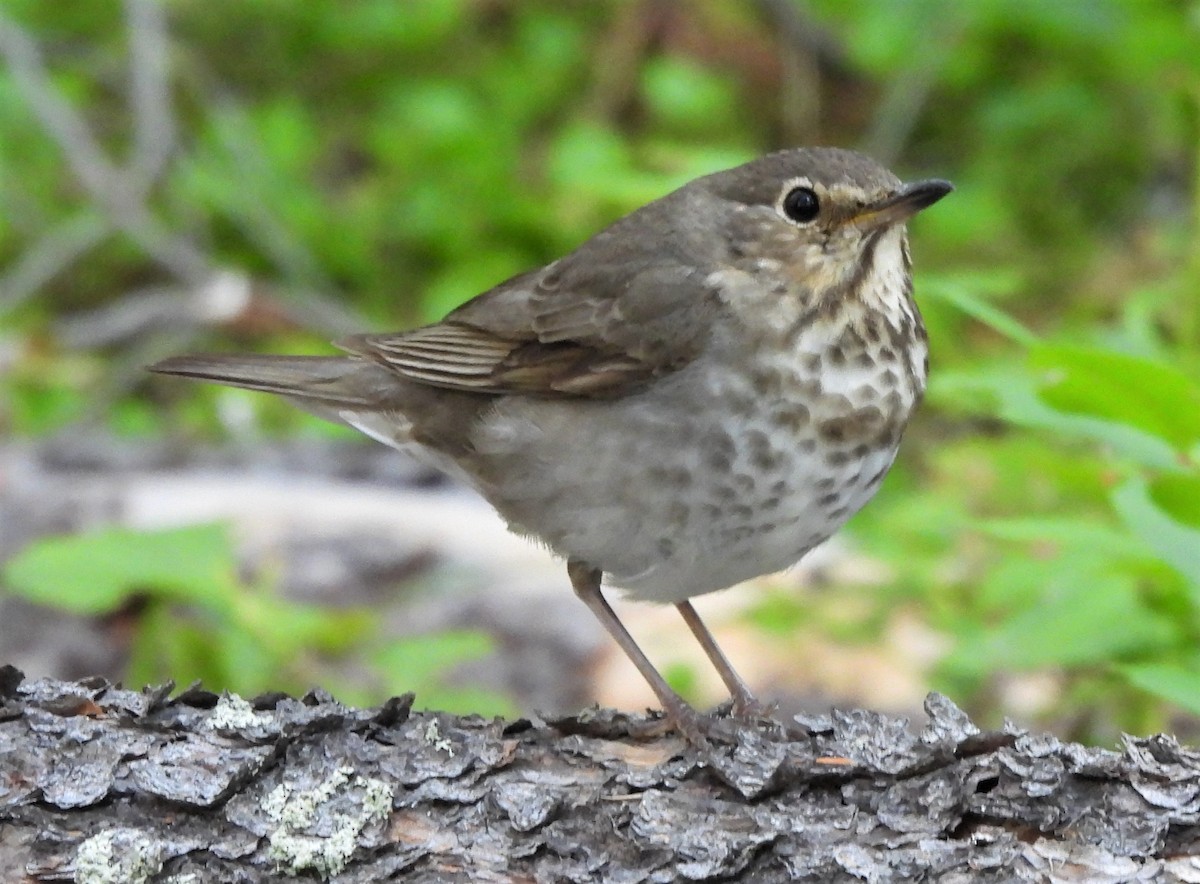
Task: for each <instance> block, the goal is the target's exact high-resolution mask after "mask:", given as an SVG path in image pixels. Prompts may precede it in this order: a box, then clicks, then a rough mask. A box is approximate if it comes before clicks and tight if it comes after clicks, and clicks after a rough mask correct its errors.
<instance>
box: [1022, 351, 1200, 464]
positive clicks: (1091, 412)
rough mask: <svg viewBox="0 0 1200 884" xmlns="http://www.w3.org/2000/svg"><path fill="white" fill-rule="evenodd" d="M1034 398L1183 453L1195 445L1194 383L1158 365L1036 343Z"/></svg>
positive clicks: (1198, 408) (1198, 423) (1198, 406)
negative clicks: (1134, 431) (1123, 427)
mask: <svg viewBox="0 0 1200 884" xmlns="http://www.w3.org/2000/svg"><path fill="white" fill-rule="evenodd" d="M1029 360H1030V366H1031V368H1032V369H1033V370H1034V371H1035V372H1037V373H1038V374H1039V375H1040V376H1041V383H1040V385H1039V389H1038V395H1039V397H1040V398H1041V400H1042V401H1043V402H1045V403H1046V404H1047V405H1049V406H1051V407H1052V408H1055V409H1057V410H1058V411H1062V412H1065V413H1067V414H1077V415H1088V416H1090V417H1096V418H1101V419H1102V420H1106V421H1112V422H1113V423H1117V424H1124V425H1126V426H1130V427H1135V428H1137V429H1138V430H1141V431H1142V432H1145V433H1149V434H1151V435H1153V436H1157V437H1158V438H1160V439H1163V440H1164V441H1166V442H1167V443H1169V444H1170V445H1171V446H1172V447H1173V448H1174V449H1175V450H1176V451H1177V452H1179V453H1181V454H1186V453H1187V452H1188V451H1190V450H1191V449H1192V448H1193V447H1195V446H1196V445H1197V444H1200V385H1197V384H1196V382H1195V381H1194V380H1192V379H1191V378H1190V377H1188V376H1187V375H1186V374H1184V373H1183V372H1181V371H1179V370H1178V369H1176V368H1174V367H1172V366H1169V365H1167V364H1165V363H1163V362H1160V361H1155V360H1152V359H1145V358H1142V357H1140V356H1130V355H1128V354H1125V353H1117V352H1113V351H1110V350H1101V349H1097V348H1089V347H1068V346H1062V345H1050V344H1039V345H1036V346H1034V347H1032V348H1031V350H1030V354H1029Z"/></svg>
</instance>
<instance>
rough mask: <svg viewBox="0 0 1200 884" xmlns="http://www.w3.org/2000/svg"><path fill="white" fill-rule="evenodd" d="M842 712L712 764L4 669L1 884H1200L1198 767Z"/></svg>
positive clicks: (728, 724) (612, 718) (289, 701)
mask: <svg viewBox="0 0 1200 884" xmlns="http://www.w3.org/2000/svg"><path fill="white" fill-rule="evenodd" d="M926 712H927V713H928V715H929V721H928V722H927V723H926V724H925V726H924V727H923V728H922V729H921V730H919V731H916V732H914V731H913V730H912V729H910V727H909V725H908V722H907V721H906V720H904V719H899V718H895V717H889V716H886V715H882V714H879V713H875V712H868V711H863V710H834V711H832V712H831V713H830V714H828V715H816V716H811V717H808V718H805V719H804V720H800V721H796V722H789V723H784V722H780V721H772V720H769V719H759V720H754V721H739V720H733V719H730V718H726V717H715V718H713V720H712V724H711V727H710V731H709V734H708V743H707V745H706V746H704V747H701V748H696V747H693V746H689V745H688V744H686V743H685V742H684V741H683V740H682V739H680V738H679V737H678V736H676V735H675V734H673V733H672V732H671V731H670V729H669V728H667V727H666V726H664V724H663V722H661V721H660V720H658V719H657V718H655V717H654V716H641V715H626V714H623V713H619V712H614V711H612V710H607V709H599V710H591V711H589V712H586V713H583V714H580V715H576V716H571V717H567V718H560V719H554V720H536V721H529V720H519V721H514V722H505V721H501V720H487V719H483V718H479V717H477V716H466V717H455V716H452V715H449V714H445V713H440V712H417V711H414V710H413V708H412V696H411V695H407V696H404V697H400V698H396V699H393V700H390V701H388V702H387V703H385V704H384V705H382V706H380V707H378V708H374V709H352V708H349V707H346V706H343V705H341V704H340V703H338V702H337V701H336V700H334V699H333V698H332V697H330V696H328V695H326V694H323V693H321V692H312V693H310V694H308V695H306V696H304V697H301V698H299V699H293V698H290V697H286V696H282V695H270V696H263V697H258V698H255V699H253V700H249V701H246V700H242V699H240V698H238V697H235V696H228V695H225V696H218V695H216V694H213V693H210V692H207V691H204V690H201V689H200V688H198V687H191V688H188V689H187V690H185V691H183V692H182V693H180V694H178V695H176V696H174V697H172V696H171V686H169V685H168V686H165V687H158V688H146V689H144V690H142V691H130V690H123V689H121V688H119V687H117V686H113V685H110V684H109V683H107V682H105V681H101V680H94V681H84V682H78V683H68V682H59V681H53V680H48V679H44V680H39V681H25V680H24V678H23V676H22V675H21V673H20V672H18V671H17V670H15V669H13V668H12V667H6V668H0V879H2V880H4V881H28V882H34V881H39V882H40V881H72V880H74V881H94V882H100V881H125V882H134V884H141V882H152V881H153V882H157V881H164V882H165V881H172V882H176V884H182V882H209V881H222V882H224V881H236V882H265V881H283V880H294V879H295V878H297V877H300V878H305V879H310V880H311V879H320V878H327V879H331V880H333V881H337V882H375V881H386V880H404V881H413V882H435V881H436V882H447V881H451V882H453V881H537V882H541V881H546V882H560V881H562V882H576V881H579V882H592V881H624V882H640V881H647V882H650V881H706V880H721V881H726V880H746V881H755V882H773V881H814V882H816V881H820V882H837V881H863V880H867V881H908V880H921V881H962V882H968V881H971V882H976V881H1092V882H1094V881H1113V882H1116V881H1142V880H1147V881H1148V880H1155V881H1161V880H1167V881H1171V880H1178V881H1200V857H1198V856H1197V854H1200V845H1198V843H1197V835H1198V833H1200V828H1198V827H1197V819H1198V814H1200V753H1197V752H1196V751H1194V750H1191V749H1186V748H1181V747H1180V746H1179V745H1178V744H1177V743H1176V741H1175V740H1174V739H1173V738H1171V737H1167V736H1156V737H1148V738H1145V739H1134V738H1127V739H1126V740H1125V741H1124V745H1123V746H1122V748H1121V751H1110V750H1106V749H1095V748H1089V747H1085V746H1081V745H1078V744H1067V743H1062V742H1060V741H1059V740H1057V739H1055V738H1054V737H1050V736H1045V735H1034V734H1030V733H1028V732H1026V731H1023V730H1020V729H1018V728H1015V727H1011V726H1010V727H1008V728H1006V729H1005V730H1004V731H1002V732H994V733H982V732H980V731H979V729H978V728H976V727H975V726H974V725H972V724H971V722H970V721H969V720H968V719H967V717H966V716H965V715H964V714H963V713H962V712H961V711H960V710H959V709H957V708H956V707H955V706H954V705H953V704H952V703H951V702H950V701H949V700H947V699H946V698H944V697H941V696H939V695H937V694H931V695H930V696H929V698H928V700H927V701H926Z"/></svg>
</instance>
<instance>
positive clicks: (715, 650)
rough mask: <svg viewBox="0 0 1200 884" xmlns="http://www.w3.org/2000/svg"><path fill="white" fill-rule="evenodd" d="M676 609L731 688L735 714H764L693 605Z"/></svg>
mask: <svg viewBox="0 0 1200 884" xmlns="http://www.w3.org/2000/svg"><path fill="white" fill-rule="evenodd" d="M675 607H676V608H677V609H678V610H679V613H680V614H682V615H683V622H684V623H686V624H687V625H688V629H690V630H691V631H692V635H694V636H696V641H698V642H700V647H702V648H704V653H705V654H707V655H708V659H709V660H711V661H712V665H713V666H714V667H715V668H716V670H717V674H718V675H720V676H721V681H723V682H725V687H727V688H729V693H731V694H732V695H733V714H734V715H754V714H758V713H761V712H763V711H764V710H763V706H762V704H761V703H759V702H758V700H756V699H755V698H754V694H752V693H751V692H750V686H749V685H747V684H746V682H744V681H742V677H741V676H740V675H738V674H737V672H736V671H734V668H733V665H732V664H731V663H730V662H729V658H728V657H726V656H725V653H724V652H723V651H722V650H721V648H720V647H719V646H718V645H717V640H716V639H715V638H713V634H712V633H711V632H709V631H708V627H707V626H705V625H704V621H703V620H701V619H700V615H699V614H697V613H696V609H695V608H693V607H692V603H691V602H689V601H682V602H676V603H675Z"/></svg>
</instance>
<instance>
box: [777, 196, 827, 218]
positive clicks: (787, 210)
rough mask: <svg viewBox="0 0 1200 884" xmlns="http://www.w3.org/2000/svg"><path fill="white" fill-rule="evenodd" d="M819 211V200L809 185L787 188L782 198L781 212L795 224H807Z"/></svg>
mask: <svg viewBox="0 0 1200 884" xmlns="http://www.w3.org/2000/svg"><path fill="white" fill-rule="evenodd" d="M820 212H821V201H820V200H819V199H817V194H816V192H815V191H814V190H813V189H812V188H811V187H797V188H794V189H793V190H789V191H788V194H787V196H785V197H784V198H783V214H785V215H787V216H788V217H789V218H791V219H792V220H793V221H795V222H796V223H797V224H807V223H808V222H809V221H812V220H813V219H814V218H816V217H817V215H818V214H820Z"/></svg>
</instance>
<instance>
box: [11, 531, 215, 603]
mask: <svg viewBox="0 0 1200 884" xmlns="http://www.w3.org/2000/svg"><path fill="white" fill-rule="evenodd" d="M233 575H234V557H233V551H232V549H231V547H230V543H229V539H228V537H227V536H226V532H225V528H224V527H223V526H221V525H200V526H191V527H187V528H178V529H172V530H168V531H135V530H131V529H128V528H108V529H105V530H102V531H96V532H93V533H91V534H84V535H80V536H74V537H51V538H48V539H45V540H39V541H37V542H35V543H33V544H31V545H30V546H29V547H27V548H26V549H25V550H23V551H22V552H20V553H18V554H17V555H16V556H15V557H14V558H13V559H12V560H11V561H10V562H9V563H8V565H7V567H6V568H5V569H4V582H5V583H6V584H7V585H8V587H9V588H10V589H11V590H12V591H13V592H15V593H16V594H18V595H20V596H22V597H23V598H25V599H28V600H29V601H32V602H37V603H39V604H44V605H53V606H55V607H58V608H62V609H64V610H67V611H72V612H74V613H77V614H96V613H102V612H105V611H111V610H113V609H114V608H117V607H119V606H120V605H121V604H122V603H123V602H125V600H126V599H128V598H129V597H130V596H132V595H134V594H135V593H149V594H151V595H155V596H159V597H163V598H175V599H179V600H187V601H196V602H200V603H203V604H207V605H210V606H211V605H222V606H223V605H225V604H226V603H227V602H228V601H229V599H230V598H231V595H232V591H233V590H232V588H233V586H234V585H235V584H234V578H233Z"/></svg>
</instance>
